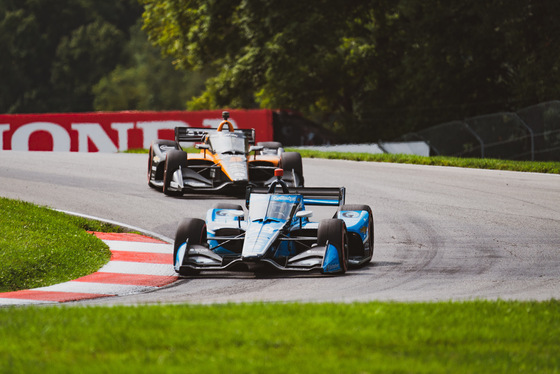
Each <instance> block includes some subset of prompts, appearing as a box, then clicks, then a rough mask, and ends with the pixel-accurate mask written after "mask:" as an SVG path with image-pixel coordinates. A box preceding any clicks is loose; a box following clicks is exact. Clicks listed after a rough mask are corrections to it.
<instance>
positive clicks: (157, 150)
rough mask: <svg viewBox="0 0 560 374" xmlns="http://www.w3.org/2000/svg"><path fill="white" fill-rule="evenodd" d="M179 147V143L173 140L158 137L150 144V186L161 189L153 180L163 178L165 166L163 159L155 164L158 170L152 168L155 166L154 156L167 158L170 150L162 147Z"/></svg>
mask: <svg viewBox="0 0 560 374" xmlns="http://www.w3.org/2000/svg"><path fill="white" fill-rule="evenodd" d="M177 147H178V146H177V143H175V142H174V141H172V140H165V139H158V140H154V141H153V142H152V144H151V145H150V152H149V156H148V186H150V187H152V188H155V189H160V190H161V187H157V186H156V185H155V184H153V182H154V181H157V180H162V179H163V173H164V170H163V168H162V166H165V164H163V165H162V163H163V161H160V162H158V163H157V164H155V167H156V170H152V169H153V167H154V157H157V158H159V159H160V160H163V159H165V158H166V154H167V152H169V151H163V150H162V148H164V149H171V148H175V149H177Z"/></svg>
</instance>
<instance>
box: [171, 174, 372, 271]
mask: <svg viewBox="0 0 560 374" xmlns="http://www.w3.org/2000/svg"><path fill="white" fill-rule="evenodd" d="M275 174H276V176H277V178H278V179H277V180H276V181H274V182H273V183H272V185H271V186H270V187H268V188H264V187H248V188H247V196H246V206H247V208H248V212H247V214H246V213H245V211H244V209H243V207H241V206H240V205H235V204H224V203H220V204H218V205H217V206H216V207H215V208H213V209H210V210H209V211H208V213H207V215H206V220H202V219H197V218H185V219H183V221H181V223H180V224H179V227H178V229H177V233H176V236H175V244H174V253H173V259H174V260H173V261H174V267H175V271H176V272H177V273H179V274H180V275H196V274H198V273H200V272H201V271H206V270H230V271H247V270H248V271H262V270H264V271H266V270H274V269H277V270H288V271H304V272H311V271H317V272H321V273H324V274H335V273H339V274H342V273H345V272H346V270H347V269H348V268H349V267H359V266H363V265H365V264H367V263H369V262H370V261H371V258H372V255H373V242H374V230H373V228H374V224H373V213H372V211H371V208H370V207H369V206H367V205H345V204H344V200H345V188H344V187H340V188H338V187H335V188H330V187H317V188H314V187H288V186H287V185H286V183H285V182H284V181H283V180H282V178H281V176H282V169H277V170H276V172H275ZM277 190H279V191H277ZM310 205H330V206H336V207H338V210H337V213H336V214H335V216H334V217H335V218H331V219H324V220H321V221H320V222H312V221H310V219H309V218H310V217H311V216H312V212H311V211H309V210H306V207H307V206H310Z"/></svg>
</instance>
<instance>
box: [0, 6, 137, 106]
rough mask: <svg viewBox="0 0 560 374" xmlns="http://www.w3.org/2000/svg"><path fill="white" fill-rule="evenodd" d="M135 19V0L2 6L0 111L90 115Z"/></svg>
mask: <svg viewBox="0 0 560 374" xmlns="http://www.w3.org/2000/svg"><path fill="white" fill-rule="evenodd" d="M139 16H140V6H139V5H138V4H137V3H136V2H135V0H117V1H114V2H111V3H108V2H102V1H95V0H20V1H7V0H5V1H2V2H1V3H0V48H1V50H2V59H0V76H2V85H1V88H0V112H5V113H23V112H52V111H67V110H72V111H79V110H91V109H92V96H91V92H89V90H91V84H92V82H95V81H97V80H98V79H100V78H101V76H103V75H105V74H107V73H108V72H110V71H111V70H112V69H113V68H114V67H115V66H116V64H117V63H118V62H119V59H120V56H121V54H120V50H122V48H123V47H124V45H123V43H124V41H125V40H126V38H127V37H128V36H127V32H128V29H129V28H130V26H131V25H132V24H133V23H134V22H135V20H136V19H137V18H138V17H139ZM131 21H132V23H130V22H131ZM105 54H107V55H105ZM101 55H103V56H101ZM86 66H87V68H84V67H86ZM88 85H89V88H88V87H87V86H88Z"/></svg>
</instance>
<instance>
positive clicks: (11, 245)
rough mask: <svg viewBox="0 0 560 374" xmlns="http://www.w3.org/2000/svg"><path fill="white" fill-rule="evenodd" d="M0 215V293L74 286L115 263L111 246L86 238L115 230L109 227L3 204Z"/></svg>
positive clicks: (9, 202)
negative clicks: (70, 283)
mask: <svg viewBox="0 0 560 374" xmlns="http://www.w3.org/2000/svg"><path fill="white" fill-rule="evenodd" d="M0 212H2V213H1V219H0V292H6V291H15V290H21V289H27V288H35V287H43V286H48V285H52V284H56V283H60V282H65V281H68V280H72V279H75V278H78V277H81V276H84V275H87V274H90V273H93V272H94V271H96V270H98V269H99V268H100V267H101V266H102V265H103V264H105V263H106V262H107V261H109V259H110V257H111V252H110V251H109V248H108V247H107V245H106V244H105V243H103V242H102V241H101V240H99V239H98V238H96V237H95V236H93V235H91V234H88V233H87V232H86V230H90V231H112V230H115V228H113V227H112V226H110V225H107V224H103V223H99V222H95V221H91V220H86V219H84V218H80V217H73V216H68V215H66V214H63V213H60V212H56V211H53V210H50V209H47V208H45V207H38V206H35V205H33V204H30V203H26V202H22V201H17V200H10V199H4V198H0ZM117 230H118V229H117Z"/></svg>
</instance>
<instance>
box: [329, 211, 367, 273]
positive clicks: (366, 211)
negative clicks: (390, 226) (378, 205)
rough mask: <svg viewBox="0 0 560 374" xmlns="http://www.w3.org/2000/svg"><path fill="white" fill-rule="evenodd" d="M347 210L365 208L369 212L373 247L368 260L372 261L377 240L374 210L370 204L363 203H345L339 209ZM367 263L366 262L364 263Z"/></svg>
mask: <svg viewBox="0 0 560 374" xmlns="http://www.w3.org/2000/svg"><path fill="white" fill-rule="evenodd" d="M345 210H365V211H366V212H368V214H369V223H368V231H369V248H370V249H371V251H370V255H369V260H368V261H367V262H370V261H371V259H372V257H373V249H374V241H375V240H374V239H375V232H374V222H373V212H372V211H371V208H370V206H369V205H363V204H345V205H342V206H341V207H340V208H339V209H338V211H339V212H340V211H345ZM367 262H366V263H367ZM366 263H364V265H365V264H366Z"/></svg>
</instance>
